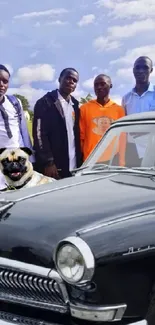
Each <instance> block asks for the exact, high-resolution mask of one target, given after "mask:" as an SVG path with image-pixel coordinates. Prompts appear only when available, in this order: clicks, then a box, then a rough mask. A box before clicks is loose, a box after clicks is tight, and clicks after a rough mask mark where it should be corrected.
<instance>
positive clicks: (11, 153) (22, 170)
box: [0, 148, 55, 190]
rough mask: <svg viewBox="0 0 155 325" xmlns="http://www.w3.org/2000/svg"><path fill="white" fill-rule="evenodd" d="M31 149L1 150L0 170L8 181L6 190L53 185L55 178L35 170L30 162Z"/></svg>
mask: <svg viewBox="0 0 155 325" xmlns="http://www.w3.org/2000/svg"><path fill="white" fill-rule="evenodd" d="M31 155H32V151H31V150H30V149H29V148H18V149H5V148H1V149H0V170H1V172H2V173H3V175H4V176H5V179H6V190H13V189H21V188H28V187H32V186H37V185H41V184H46V183H51V182H53V181H55V179H54V178H50V177H47V176H44V175H42V174H40V173H38V172H36V171H34V169H33V165H32V163H31V162H30V160H29V157H30V156H31Z"/></svg>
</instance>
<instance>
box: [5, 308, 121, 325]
mask: <svg viewBox="0 0 155 325" xmlns="http://www.w3.org/2000/svg"><path fill="white" fill-rule="evenodd" d="M125 310H126V305H113V306H106V307H104V306H103V307H99V306H96V307H95V306H75V305H71V306H70V312H71V315H72V317H75V318H78V319H80V320H82V319H83V320H85V321H91V323H92V322H115V321H120V320H121V319H122V317H123V315H124V312H125ZM36 324H37V325H58V324H56V323H55V322H54V323H52V322H50V323H49V322H45V321H42V320H40V321H39V320H36V319H32V318H27V317H23V316H18V315H13V314H9V313H6V312H0V325H36ZM59 325H60V324H59ZM68 325H69V324H68Z"/></svg>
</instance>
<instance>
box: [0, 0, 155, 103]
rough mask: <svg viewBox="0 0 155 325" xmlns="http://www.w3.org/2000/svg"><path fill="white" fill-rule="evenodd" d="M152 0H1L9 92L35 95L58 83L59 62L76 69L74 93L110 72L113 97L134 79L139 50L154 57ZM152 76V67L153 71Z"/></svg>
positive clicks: (83, 92) (81, 93)
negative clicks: (76, 77)
mask: <svg viewBox="0 0 155 325" xmlns="http://www.w3.org/2000/svg"><path fill="white" fill-rule="evenodd" d="M154 30H155V0H147V1H146V0H98V1H97V0H96V1H95V0H78V1H77V0H76V1H75V0H67V1H64V0H44V1H39V0H33V1H30V0H0V41H1V63H2V64H6V65H7V66H8V67H9V69H10V71H11V73H12V77H11V82H10V89H9V92H10V93H14V92H18V93H20V94H23V95H25V96H26V97H27V98H28V100H29V101H30V103H31V106H32V107H33V105H34V103H35V101H36V100H37V99H38V98H39V97H41V96H42V95H43V94H44V93H45V92H47V91H48V90H51V89H54V88H55V87H56V86H57V78H58V75H59V73H60V72H61V70H62V69H63V68H66V67H68V66H72V67H74V68H76V69H77V70H78V71H79V74H80V82H79V85H78V88H77V90H76V92H75V96H76V97H77V98H79V97H80V96H85V95H87V93H88V92H90V93H91V94H93V79H94V77H95V76H96V75H97V74H99V73H106V74H108V75H110V76H111V78H112V82H113V89H112V92H111V97H112V98H113V99H114V100H116V101H117V102H120V101H121V97H122V95H124V93H126V92H127V91H128V90H130V88H131V87H132V86H133V85H134V79H133V76H132V66H133V62H134V60H135V59H136V58H137V57H138V56H139V55H148V56H149V57H150V58H152V60H154V57H155V33H154ZM151 80H152V82H154V81H155V73H154V72H153V74H152V77H151Z"/></svg>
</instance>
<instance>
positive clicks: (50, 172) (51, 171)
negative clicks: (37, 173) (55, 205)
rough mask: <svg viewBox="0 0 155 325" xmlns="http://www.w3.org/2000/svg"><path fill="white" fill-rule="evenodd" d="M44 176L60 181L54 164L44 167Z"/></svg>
mask: <svg viewBox="0 0 155 325" xmlns="http://www.w3.org/2000/svg"><path fill="white" fill-rule="evenodd" d="M44 175H45V176H48V177H52V178H55V179H60V176H59V173H58V170H57V167H56V165H54V164H51V165H48V166H47V167H45V169H44Z"/></svg>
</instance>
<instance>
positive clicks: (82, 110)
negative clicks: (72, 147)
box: [79, 105, 86, 155]
mask: <svg viewBox="0 0 155 325" xmlns="http://www.w3.org/2000/svg"><path fill="white" fill-rule="evenodd" d="M79 125H80V143H81V152H82V155H83V153H84V141H85V131H86V126H85V106H84V105H82V106H81V107H80V119H79Z"/></svg>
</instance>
